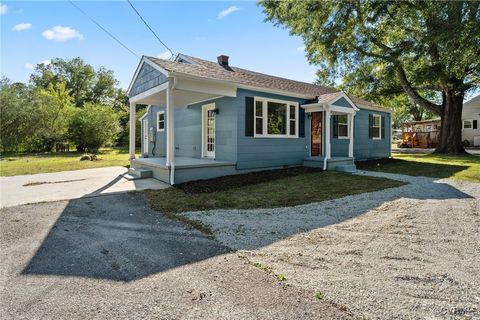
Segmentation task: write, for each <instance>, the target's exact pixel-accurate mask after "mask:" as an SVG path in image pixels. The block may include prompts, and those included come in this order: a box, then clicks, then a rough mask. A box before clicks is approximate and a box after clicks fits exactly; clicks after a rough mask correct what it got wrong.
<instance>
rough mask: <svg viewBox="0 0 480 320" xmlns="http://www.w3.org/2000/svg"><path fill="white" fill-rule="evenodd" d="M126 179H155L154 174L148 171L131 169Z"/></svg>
mask: <svg viewBox="0 0 480 320" xmlns="http://www.w3.org/2000/svg"><path fill="white" fill-rule="evenodd" d="M124 177H125V178H126V179H128V180H136V179H145V178H151V177H153V172H152V170H148V169H140V168H129V169H128V173H127V174H126V175H124Z"/></svg>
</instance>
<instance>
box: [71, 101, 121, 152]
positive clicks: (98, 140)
mask: <svg viewBox="0 0 480 320" xmlns="http://www.w3.org/2000/svg"><path fill="white" fill-rule="evenodd" d="M68 127H69V130H68V131H69V138H70V140H71V141H72V142H73V143H75V144H76V145H77V150H78V151H82V152H85V151H88V152H91V153H96V152H97V151H98V149H99V148H100V147H102V146H105V145H107V144H110V143H112V142H113V141H114V140H115V139H116V138H117V136H118V134H119V133H120V131H121V130H120V125H119V119H118V116H117V114H116V113H115V111H114V110H113V109H112V108H111V107H107V106H102V105H98V104H86V105H85V106H84V107H83V108H79V109H78V110H77V111H76V112H75V114H74V115H73V117H72V120H71V121H70V124H69V126H68Z"/></svg>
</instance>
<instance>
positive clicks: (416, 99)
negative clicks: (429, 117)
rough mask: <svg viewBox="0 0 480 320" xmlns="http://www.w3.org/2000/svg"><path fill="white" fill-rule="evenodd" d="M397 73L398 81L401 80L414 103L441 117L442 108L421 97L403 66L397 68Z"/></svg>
mask: <svg viewBox="0 0 480 320" xmlns="http://www.w3.org/2000/svg"><path fill="white" fill-rule="evenodd" d="M396 73H397V76H398V79H399V80H400V85H401V86H402V88H403V90H404V91H405V93H406V94H407V96H408V97H409V98H410V99H412V100H413V102H414V103H416V104H418V105H419V106H421V107H423V108H425V109H427V110H430V111H431V112H433V113H435V114H438V115H441V111H442V106H440V105H438V104H435V103H432V102H430V101H428V100H427V99H425V98H423V97H422V96H420V95H419V94H418V92H417V91H416V90H415V89H414V88H413V87H412V85H411V84H410V82H409V81H408V79H407V75H406V74H405V70H403V68H402V67H401V66H397V68H396Z"/></svg>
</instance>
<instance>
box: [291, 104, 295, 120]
mask: <svg viewBox="0 0 480 320" xmlns="http://www.w3.org/2000/svg"><path fill="white" fill-rule="evenodd" d="M290 119H295V106H290Z"/></svg>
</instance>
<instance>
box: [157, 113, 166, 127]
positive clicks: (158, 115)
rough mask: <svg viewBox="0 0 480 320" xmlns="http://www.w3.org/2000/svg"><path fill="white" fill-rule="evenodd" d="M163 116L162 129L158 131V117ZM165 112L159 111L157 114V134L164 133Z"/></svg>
mask: <svg viewBox="0 0 480 320" xmlns="http://www.w3.org/2000/svg"><path fill="white" fill-rule="evenodd" d="M161 114H163V129H160V115H161ZM165 120H166V119H165V110H160V111H158V112H157V126H156V127H157V132H163V131H165Z"/></svg>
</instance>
